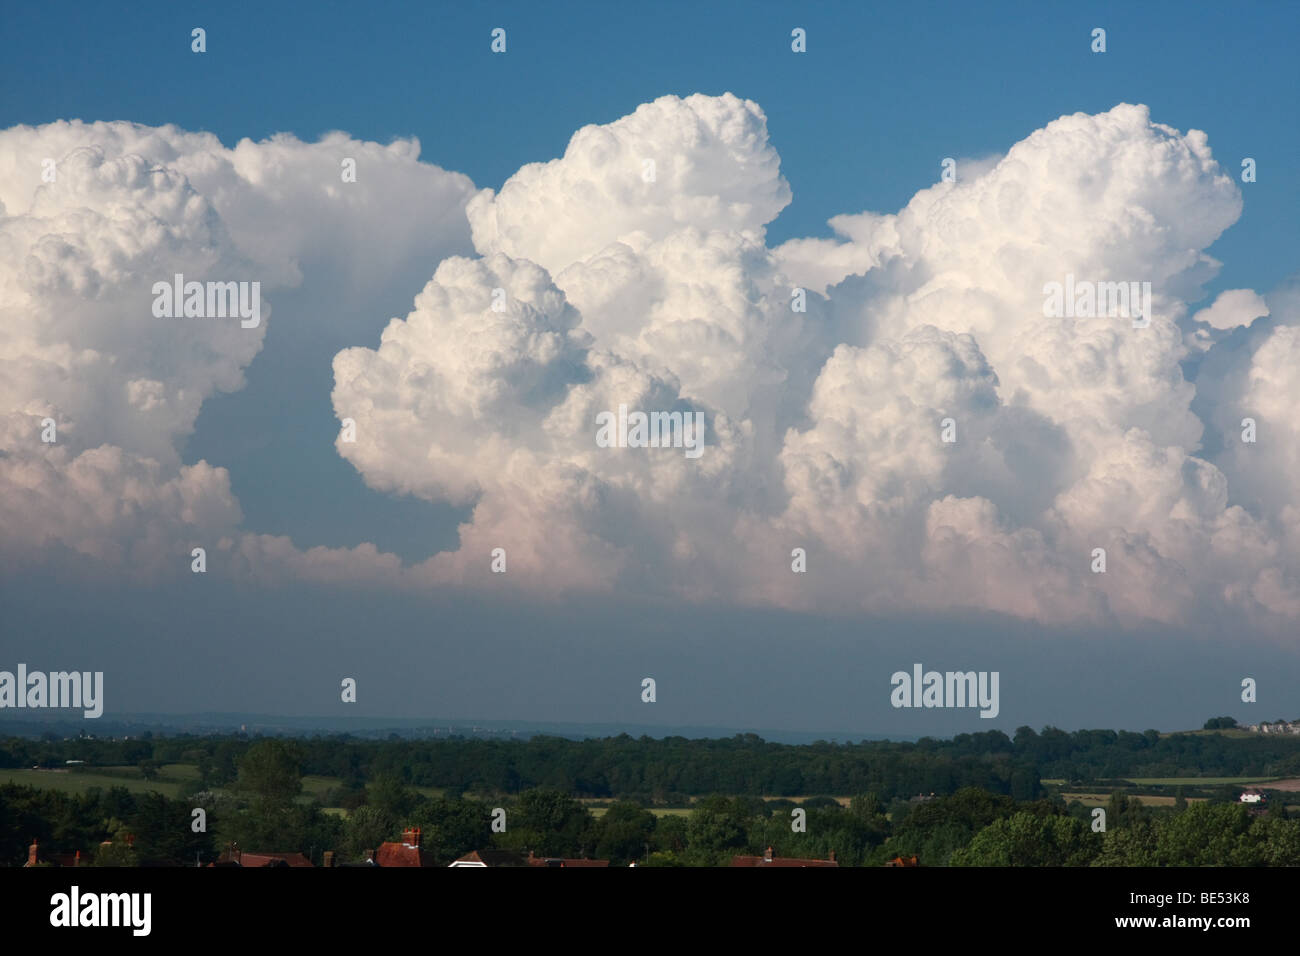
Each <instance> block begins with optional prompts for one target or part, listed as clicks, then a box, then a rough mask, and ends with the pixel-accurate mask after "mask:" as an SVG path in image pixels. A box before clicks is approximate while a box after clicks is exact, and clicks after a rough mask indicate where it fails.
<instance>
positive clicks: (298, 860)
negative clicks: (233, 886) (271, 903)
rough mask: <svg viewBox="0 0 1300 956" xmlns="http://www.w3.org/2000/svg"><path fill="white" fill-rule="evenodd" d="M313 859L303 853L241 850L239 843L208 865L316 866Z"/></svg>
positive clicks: (233, 844) (231, 845) (232, 845)
mask: <svg viewBox="0 0 1300 956" xmlns="http://www.w3.org/2000/svg"><path fill="white" fill-rule="evenodd" d="M314 865H315V864H313V863H312V861H311V860H309V859H307V858H306V857H305V856H303V855H302V854H301V853H252V852H245V851H244V850H241V849H240V848H239V846H238V844H235V843H232V844H230V846H228V847H227V848H226V849H225V851H224V852H222V854H221V856H219V857H217V859H216V861H215V862H213V863H209V864H208V866H210V867H212V866H216V867H226V866H242V867H250V866H258V867H260V866H277V867H278V866H314Z"/></svg>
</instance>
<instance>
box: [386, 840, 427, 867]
mask: <svg viewBox="0 0 1300 956" xmlns="http://www.w3.org/2000/svg"><path fill="white" fill-rule="evenodd" d="M374 859H375V862H376V863H378V864H379V865H380V866H434V862H433V854H431V853H426V852H425V851H424V850H421V849H420V848H419V847H418V846H412V845H411V844H410V843H384V844H381V845H380V847H379V849H378V850H377V851H375V858H374Z"/></svg>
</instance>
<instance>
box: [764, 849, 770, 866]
mask: <svg viewBox="0 0 1300 956" xmlns="http://www.w3.org/2000/svg"><path fill="white" fill-rule="evenodd" d="M763 862H764V863H771V862H772V848H771V847H768V848H767V849H766V850H764V851H763Z"/></svg>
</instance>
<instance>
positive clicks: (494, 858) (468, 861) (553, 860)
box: [450, 850, 609, 867]
mask: <svg viewBox="0 0 1300 956" xmlns="http://www.w3.org/2000/svg"><path fill="white" fill-rule="evenodd" d="M450 865H451V866H554V867H566V866H609V860H587V859H574V858H571V857H559V856H535V855H534V854H533V851H532V850H529V851H528V856H524V855H523V854H522V853H516V852H515V851H513V850H472V851H470V852H469V853H466V854H465V855H464V856H462V857H460V858H458V859H456V860H455V861H453V862H452V863H451V864H450Z"/></svg>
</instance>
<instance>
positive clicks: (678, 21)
mask: <svg viewBox="0 0 1300 956" xmlns="http://www.w3.org/2000/svg"><path fill="white" fill-rule="evenodd" d="M6 21H7V24H8V32H9V34H10V35H11V36H13V37H21V38H22V39H23V42H22V43H20V44H15V45H14V47H15V48H14V49H13V50H12V51H11V52H10V53H9V55H8V56H7V57H6V59H7V61H8V62H7V63H6V64H5V65H4V66H3V67H0V70H3V77H4V92H3V99H0V125H4V126H9V125H12V124H13V123H32V124H35V123H42V122H49V121H50V120H53V119H70V118H73V117H80V118H82V119H86V120H95V119H104V120H109V119H128V120H131V121H134V122H138V123H146V124H150V125H161V124H164V123H175V124H176V125H178V126H181V127H184V128H186V129H193V130H209V131H211V132H213V133H216V134H217V135H218V136H219V137H220V138H221V140H222V142H223V143H225V144H226V145H227V146H230V145H233V144H234V143H235V142H236V141H237V140H239V139H241V138H243V137H246V136H247V137H252V138H253V139H261V138H263V137H266V136H269V135H271V134H273V133H276V132H284V131H289V132H293V133H295V134H297V135H298V136H299V137H300V138H302V139H309V140H310V139H315V138H316V137H317V136H319V135H320V134H322V133H324V132H327V131H329V130H334V129H342V130H345V131H347V132H348V133H350V134H352V135H353V136H355V137H357V138H362V139H371V140H375V141H378V142H387V141H389V140H391V139H393V138H394V137H398V136H410V135H415V136H417V137H419V139H420V143H421V145H422V147H423V150H422V156H423V158H424V159H425V161H427V162H433V163H437V164H438V165H440V166H443V167H445V168H448V169H455V170H458V171H460V172H463V173H465V174H467V175H468V176H470V177H471V178H472V179H473V180H474V182H475V183H476V184H477V185H479V186H490V187H493V188H496V187H498V186H500V184H501V183H502V182H503V181H504V180H505V179H506V178H507V177H508V176H510V175H511V174H512V173H513V172H514V171H515V170H516V169H518V168H519V167H520V166H522V165H523V164H524V163H528V162H544V161H546V160H548V159H551V158H552V157H555V156H558V155H561V154H562V153H563V151H564V147H565V145H566V144H567V142H568V140H569V137H570V136H571V135H572V134H573V132H574V130H576V129H578V128H579V127H580V126H583V125H586V124H588V123H608V122H611V121H613V120H615V119H617V118H618V117H620V116H623V115H624V114H626V113H628V112H630V111H631V110H632V109H634V108H635V107H636V106H637V105H639V104H641V103H644V102H648V101H650V100H652V99H654V98H655V97H658V96H662V95H664V94H666V93H675V94H678V95H687V94H689V93H696V92H704V93H713V94H717V93H722V92H725V91H731V92H734V93H735V94H736V95H738V96H742V97H745V98H748V99H752V100H755V101H756V102H758V103H759V104H760V105H761V106H762V107H763V109H764V110H765V111H766V113H767V117H768V127H769V130H770V133H771V137H772V141H773V143H774V144H775V145H776V147H777V149H778V151H779V152H780V154H781V160H782V171H783V172H784V174H785V176H786V178H787V179H788V180H789V181H790V183H791V186H792V189H793V191H794V202H793V203H792V204H791V205H790V206H789V207H788V208H787V209H786V210H785V212H784V213H783V214H782V215H781V216H780V218H779V219H778V220H777V221H776V223H775V224H774V225H773V227H772V230H771V235H772V238H773V240H774V241H781V240H784V239H788V238H791V237H794V236H812V235H822V234H826V233H827V229H826V227H825V222H826V220H827V219H829V218H830V217H831V216H834V215H838V214H840V213H845V212H859V211H861V210H864V209H870V210H873V211H877V212H894V211H896V210H897V209H899V208H900V207H901V206H902V205H904V204H905V203H906V202H907V201H908V199H910V198H911V196H912V194H913V193H915V192H916V191H917V190H918V189H921V188H924V187H925V186H927V185H929V184H930V183H932V182H933V181H934V180H935V179H936V178H937V176H938V168H939V163H940V161H941V160H942V159H943V158H944V157H946V156H953V157H964V158H965V157H970V158H974V157H982V156H986V155H990V154H994V153H1001V152H1004V151H1005V150H1006V149H1007V148H1008V147H1009V146H1010V145H1011V144H1012V143H1014V142H1016V141H1017V140H1019V139H1022V138H1023V137H1024V136H1026V135H1028V134H1029V133H1030V132H1032V131H1033V130H1035V129H1038V128H1040V127H1041V126H1043V125H1044V124H1045V123H1047V122H1048V121H1050V120H1051V119H1054V118H1056V117H1057V116H1060V115H1062V114H1065V113H1073V112H1076V111H1083V112H1089V113H1093V112H1100V111H1103V110H1106V109H1109V108H1110V107H1112V106H1114V105H1115V104H1116V103H1120V102H1130V103H1145V104H1147V105H1148V106H1150V107H1151V111H1152V117H1153V119H1154V120H1155V121H1157V122H1161V123H1166V124H1168V125H1170V126H1174V127H1175V128H1177V129H1180V130H1187V129H1189V128H1196V129H1202V130H1205V131H1206V132H1207V133H1208V134H1209V136H1210V145H1211V147H1212V148H1213V149H1214V152H1215V155H1216V157H1220V158H1221V159H1220V161H1221V162H1224V163H1225V164H1226V161H1227V160H1228V159H1232V160H1234V163H1233V164H1232V165H1233V166H1234V167H1235V165H1236V163H1237V162H1239V158H1240V157H1244V156H1253V157H1255V158H1256V159H1257V161H1258V162H1259V166H1260V170H1261V171H1260V175H1259V181H1258V182H1257V183H1255V184H1254V185H1253V187H1252V189H1251V190H1250V191H1249V193H1248V194H1247V198H1248V200H1249V201H1248V203H1247V207H1246V213H1245V215H1243V217H1242V219H1241V221H1240V222H1238V223H1237V224H1236V225H1235V226H1234V227H1233V228H1232V230H1230V232H1229V233H1228V234H1227V235H1226V236H1224V238H1223V239H1221V240H1220V243H1219V245H1218V246H1216V248H1215V250H1214V251H1215V252H1216V253H1218V254H1219V258H1221V259H1223V260H1224V261H1225V263H1226V265H1225V268H1224V271H1223V274H1222V276H1221V280H1220V286H1221V287H1233V286H1238V287H1241V286H1249V287H1252V288H1272V287H1273V286H1274V285H1276V284H1277V283H1278V282H1279V281H1281V279H1282V278H1283V277H1285V276H1286V275H1287V274H1289V273H1290V272H1291V271H1292V270H1293V268H1294V266H1295V256H1294V250H1295V249H1296V248H1297V247H1300V223H1297V219H1296V216H1295V215H1294V211H1295V209H1296V208H1297V207H1300V128H1298V127H1297V124H1296V123H1295V122H1294V119H1295V103H1296V102H1297V100H1300V69H1297V66H1296V62H1295V56H1294V48H1295V38H1296V35H1297V32H1300V5H1297V4H1294V3H1285V2H1264V3H1249V2H1247V3H1236V4H1232V5H1223V4H1211V3H1179V2H1169V3H1161V2H1152V3H1142V4H1130V3H1113V4H1109V3H1089V4H1043V3H1034V2H1026V3H998V4H992V5H978V4H975V5H972V4H963V3H908V4H884V3H851V2H843V3H841V2H828V3H819V4H811V5H809V4H782V3H765V2H730V3H728V2H715V3H653V4H619V5H610V4H605V3H565V2H558V3H555V2H552V3H429V4H417V3H389V2H375V3H367V4H365V5H364V6H359V5H357V4H353V3H331V2H322V3H276V2H270V3H243V2H234V3H229V4H220V5H209V4H201V3H171V2H167V3H157V2H154V3H151V2H141V3H131V4H126V5H117V4H113V5H110V4H96V3H85V4H79V5H78V10H77V15H76V16H75V17H71V16H67V15H66V14H65V13H64V12H63V10H61V9H56V8H50V7H47V6H43V5H41V4H30V5H15V6H13V7H11V8H10V9H9V10H7V11H6ZM194 26H203V27H204V28H205V29H206V30H207V34H208V52H207V54H206V55H205V56H203V57H198V56H195V55H194V54H192V53H191V52H190V49H189V32H190V30H191V29H192V28H193V27H194ZM497 26H500V27H504V28H505V29H506V30H507V37H508V53H507V55H506V56H491V55H490V54H489V52H488V45H489V42H490V36H489V34H490V31H491V30H492V28H494V27H497ZM795 26H800V27H803V28H804V29H806V30H807V31H808V37H809V40H808V53H807V55H805V56H803V57H795V56H791V55H790V49H789V46H790V30H791V29H792V28H793V27H795ZM1097 26H1101V27H1104V28H1105V29H1106V30H1107V41H1108V42H1107V51H1106V53H1105V54H1094V53H1092V52H1091V50H1090V48H1089V47H1090V42H1091V41H1090V36H1091V31H1092V29H1093V28H1094V27H1097ZM65 52H66V53H67V54H68V55H63V54H64V53H65ZM52 62H57V63H58V69H53V70H52V69H51V68H50V67H51V64H52ZM1212 290H1213V287H1212Z"/></svg>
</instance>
